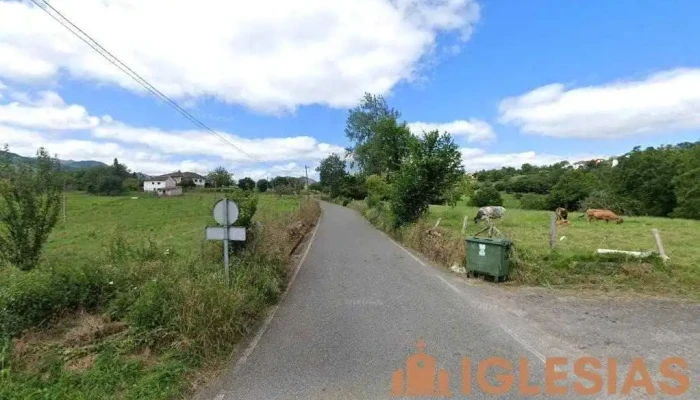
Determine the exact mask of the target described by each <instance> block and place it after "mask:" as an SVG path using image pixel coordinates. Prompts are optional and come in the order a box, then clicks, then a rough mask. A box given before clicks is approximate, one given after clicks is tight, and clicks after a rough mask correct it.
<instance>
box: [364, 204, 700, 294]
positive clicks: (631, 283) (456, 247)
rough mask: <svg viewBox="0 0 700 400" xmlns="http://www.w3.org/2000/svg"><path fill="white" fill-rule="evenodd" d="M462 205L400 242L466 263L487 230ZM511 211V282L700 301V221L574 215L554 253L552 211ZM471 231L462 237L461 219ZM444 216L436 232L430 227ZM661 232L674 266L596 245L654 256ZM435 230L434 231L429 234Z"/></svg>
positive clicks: (441, 211) (504, 226) (434, 215)
mask: <svg viewBox="0 0 700 400" xmlns="http://www.w3.org/2000/svg"><path fill="white" fill-rule="evenodd" d="M465 204H466V201H464V200H462V201H460V202H459V205H458V206H456V207H454V208H453V207H449V206H440V205H433V206H430V210H429V212H428V215H427V216H426V217H425V218H424V219H423V220H422V221H420V222H419V223H418V224H415V225H412V226H409V227H405V228H403V229H402V230H401V231H399V232H397V233H396V237H397V238H398V239H400V240H402V241H403V242H404V243H405V244H407V245H409V246H411V247H413V248H415V249H416V250H418V251H421V252H423V253H424V254H426V255H427V256H428V257H430V258H431V259H433V260H435V261H436V262H439V263H442V264H444V265H446V266H451V265H452V264H454V263H461V264H464V259H465V244H464V238H465V237H467V236H473V235H474V234H475V233H477V232H479V231H481V230H482V229H483V228H485V227H486V223H485V222H481V223H479V224H478V225H475V224H474V220H473V218H474V216H475V215H476V212H477V208H476V207H469V206H466V205H465ZM504 206H505V207H506V209H507V212H506V217H505V218H504V219H503V220H500V221H499V220H496V222H495V225H496V227H497V228H498V229H499V230H500V231H501V232H502V233H503V234H504V235H505V236H507V237H509V238H511V239H512V240H513V241H514V244H515V246H514V251H513V253H512V259H513V272H512V274H511V280H510V283H509V284H511V285H512V284H525V285H541V286H556V287H569V288H586V289H595V290H603V291H615V292H636V293H642V294H649V295H658V296H679V297H683V298H690V299H695V300H700V290H699V289H698V288H699V287H700V246H698V245H697V243H698V242H700V221H693V220H685V219H670V218H655V217H625V220H624V223H622V224H619V225H617V224H614V223H605V222H603V221H598V222H595V221H594V222H591V223H590V224H589V223H588V222H587V221H586V219H585V218H578V216H579V215H582V213H580V212H571V213H570V214H569V220H570V221H571V224H570V226H558V228H557V229H558V230H557V242H556V246H555V249H554V250H552V251H550V248H549V218H550V215H551V212H548V211H531V210H522V209H519V208H517V207H518V206H519V203H518V200H517V199H515V198H514V197H512V196H508V195H506V196H505V197H504ZM352 207H353V208H355V209H358V210H359V211H361V212H364V214H365V215H366V216H368V219H370V221H371V222H373V223H374V224H375V225H377V226H379V227H383V222H382V218H380V217H379V216H378V214H377V213H376V212H373V211H372V210H366V206H365V205H364V202H354V204H353V205H352ZM465 216H466V217H467V218H468V223H467V229H466V232H465V233H464V234H462V233H461V230H462V222H463V218H464V217H465ZM438 218H440V225H439V229H438V231H439V232H440V233H439V234H437V235H436V234H435V233H434V231H435V230H432V229H431V228H432V227H433V226H434V224H435V222H436V221H437V220H438ZM653 228H656V229H658V230H659V231H660V233H661V238H662V241H663V244H664V248H665V251H666V254H667V255H668V256H669V257H670V261H669V262H667V263H663V262H662V261H661V260H660V259H659V258H658V257H650V258H647V259H642V260H640V259H637V258H634V257H629V256H619V255H596V254H595V252H596V250H597V249H599V248H605V249H616V250H628V251H650V250H651V251H655V250H656V245H655V242H654V239H653V236H652V233H651V230H652V229H653ZM430 231H433V234H430V233H429V232H430Z"/></svg>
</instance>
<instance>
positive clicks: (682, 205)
mask: <svg viewBox="0 0 700 400" xmlns="http://www.w3.org/2000/svg"><path fill="white" fill-rule="evenodd" d="M681 148H683V149H686V150H687V151H685V152H684V154H683V155H682V158H681V160H680V165H679V168H678V171H679V172H680V174H679V175H678V176H676V177H675V178H674V180H673V185H674V188H675V189H674V190H675V194H676V199H677V202H678V206H677V207H676V208H675V209H674V210H673V215H674V216H677V217H683V218H694V219H700V142H698V143H695V145H692V146H684V147H681Z"/></svg>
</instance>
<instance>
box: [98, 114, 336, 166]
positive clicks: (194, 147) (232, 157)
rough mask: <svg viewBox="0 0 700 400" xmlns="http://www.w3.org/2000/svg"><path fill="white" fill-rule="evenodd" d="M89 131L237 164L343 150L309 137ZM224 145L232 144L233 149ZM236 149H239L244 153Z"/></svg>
mask: <svg viewBox="0 0 700 400" xmlns="http://www.w3.org/2000/svg"><path fill="white" fill-rule="evenodd" d="M92 132H93V135H94V136H95V137H96V138H100V139H108V140H115V141H120V142H123V143H129V144H132V145H138V146H139V147H143V146H147V147H148V148H150V149H151V150H152V151H159V152H164V153H168V154H177V155H187V156H189V155H197V154H206V155H208V156H215V157H220V158H222V159H224V160H228V161H230V162H234V163H239V164H240V163H251V162H256V161H257V162H280V161H289V160H319V159H321V158H324V157H326V156H327V155H328V154H330V153H333V152H335V153H342V152H343V151H344V149H343V148H342V147H340V146H336V145H331V144H328V143H322V142H319V141H318V140H316V139H315V138H313V137H310V136H294V137H286V138H259V139H246V138H241V137H238V136H235V135H232V134H229V133H225V132H219V134H220V135H221V136H223V137H224V138H226V141H223V140H221V139H219V138H217V137H216V136H214V135H212V134H211V133H208V132H204V131H198V130H187V131H163V130H160V129H157V128H136V127H131V126H128V125H125V124H122V123H119V122H113V123H109V124H102V125H100V126H99V127H97V128H95V129H94V130H93V131H92ZM227 142H229V143H233V144H234V145H235V146H236V147H233V146H231V145H229V144H227ZM238 149H242V150H243V151H244V152H245V153H243V152H241V151H240V150H238ZM249 155H250V156H249ZM251 156H252V157H251Z"/></svg>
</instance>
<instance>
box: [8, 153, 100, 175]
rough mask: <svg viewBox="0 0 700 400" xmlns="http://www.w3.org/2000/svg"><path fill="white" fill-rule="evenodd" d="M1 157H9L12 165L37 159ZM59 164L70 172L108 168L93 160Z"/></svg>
mask: <svg viewBox="0 0 700 400" xmlns="http://www.w3.org/2000/svg"><path fill="white" fill-rule="evenodd" d="M0 155H6V156H8V157H9V159H10V162H11V163H12V164H34V162H35V160H36V159H35V158H34V157H24V156H20V155H19V154H15V153H6V154H5V152H3V151H0ZM58 162H59V163H60V164H61V166H62V167H63V168H65V169H66V170H69V171H75V170H79V169H87V168H95V167H106V166H107V164H105V163H103V162H100V161H92V160H87V161H73V160H60V159H59V160H58Z"/></svg>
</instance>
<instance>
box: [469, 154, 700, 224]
mask: <svg viewBox="0 0 700 400" xmlns="http://www.w3.org/2000/svg"><path fill="white" fill-rule="evenodd" d="M465 163H468V160H465ZM475 177H476V179H477V181H478V185H479V187H482V188H486V187H492V188H493V189H495V190H496V191H501V192H506V193H514V194H515V195H516V197H518V198H519V199H520V201H521V205H522V206H523V208H528V209H554V208H556V207H566V208H567V209H585V208H607V209H611V210H613V211H615V212H619V213H622V214H625V215H651V216H659V217H681V218H693V219H700V141H698V142H694V143H687V142H686V143H680V144H677V145H666V146H660V147H657V148H653V147H649V148H646V149H641V148H640V147H635V148H634V149H632V151H630V152H629V153H627V154H624V155H622V156H619V157H615V158H611V159H608V160H591V161H587V162H584V163H577V164H576V165H571V164H569V163H568V162H566V161H563V162H560V163H557V164H554V165H548V166H541V167H537V166H533V165H530V164H523V165H522V166H521V167H520V168H517V169H516V168H512V167H504V168H501V169H494V170H488V171H486V170H484V171H479V172H477V173H476V174H475Z"/></svg>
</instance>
